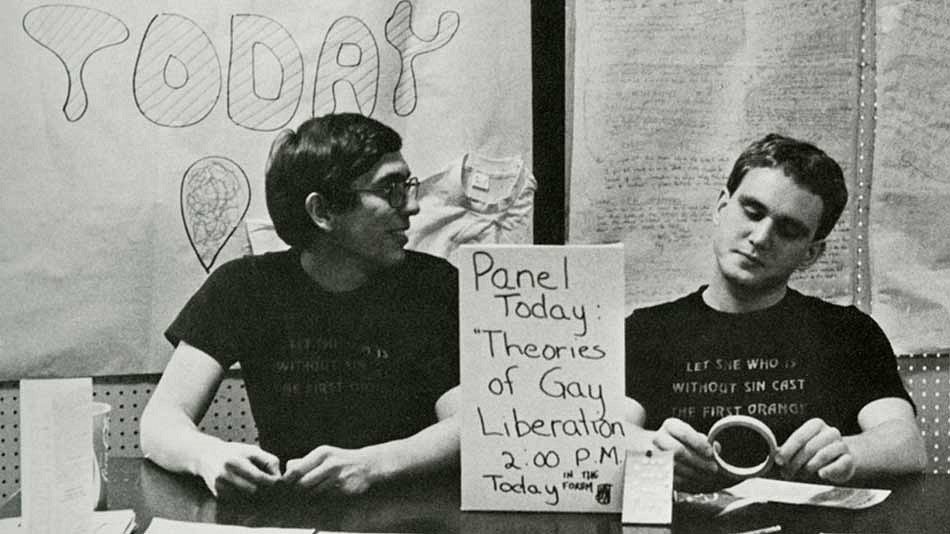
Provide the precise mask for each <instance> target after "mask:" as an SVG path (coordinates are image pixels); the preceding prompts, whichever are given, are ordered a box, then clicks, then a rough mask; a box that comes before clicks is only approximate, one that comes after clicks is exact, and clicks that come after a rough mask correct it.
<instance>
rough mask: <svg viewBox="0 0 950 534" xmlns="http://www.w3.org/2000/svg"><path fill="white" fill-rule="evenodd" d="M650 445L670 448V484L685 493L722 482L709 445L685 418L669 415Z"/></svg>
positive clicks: (703, 490)
mask: <svg viewBox="0 0 950 534" xmlns="http://www.w3.org/2000/svg"><path fill="white" fill-rule="evenodd" d="M653 446H654V447H656V448H657V449H659V450H661V451H673V453H674V455H673V458H674V462H675V464H674V467H673V487H674V488H676V489H678V490H683V491H689V492H694V493H696V492H707V491H713V490H716V489H719V488H721V487H723V486H725V485H726V482H727V481H725V480H724V479H723V478H722V477H721V476H720V475H719V466H718V465H716V460H715V459H714V458H713V448H712V445H711V444H710V443H709V440H708V439H707V438H706V435H705V434H702V433H700V432H697V431H696V430H694V429H693V427H691V426H690V425H689V423H686V422H685V421H682V420H680V419H676V418H675V417H671V418H669V419H667V420H666V421H663V425H662V426H660V429H659V430H657V431H656V434H655V435H654V436H653Z"/></svg>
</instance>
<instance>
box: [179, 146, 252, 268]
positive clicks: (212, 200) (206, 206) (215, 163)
mask: <svg viewBox="0 0 950 534" xmlns="http://www.w3.org/2000/svg"><path fill="white" fill-rule="evenodd" d="M250 205H251V184H250V182H249V181H248V179H247V175H246V174H245V173H244V170H243V169H242V168H241V166H240V165H238V164H237V163H235V162H233V161H231V160H230V159H228V158H225V157H221V156H208V157H205V158H201V159H199V160H198V161H196V162H194V163H192V164H191V166H190V167H188V170H187V171H185V175H184V176H183V177H182V179H181V218H182V222H183V223H184V225H185V233H186V234H187V235H188V240H189V241H190V242H191V248H192V249H193V250H194V251H195V255H196V256H198V261H199V262H201V266H202V267H203V268H204V270H205V272H211V267H212V266H213V265H214V261H215V260H216V259H217V257H218V254H220V253H221V250H222V249H223V248H224V245H225V244H227V242H228V240H229V239H230V238H231V236H232V235H234V232H235V231H236V230H237V229H238V226H239V225H240V224H241V221H242V220H243V219H244V215H245V214H247V209H248V207H249V206H250Z"/></svg>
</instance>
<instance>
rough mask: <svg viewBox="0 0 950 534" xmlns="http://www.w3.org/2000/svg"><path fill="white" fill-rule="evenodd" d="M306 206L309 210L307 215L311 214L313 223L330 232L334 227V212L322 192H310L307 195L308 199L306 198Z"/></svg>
mask: <svg viewBox="0 0 950 534" xmlns="http://www.w3.org/2000/svg"><path fill="white" fill-rule="evenodd" d="M304 208H305V209H306V210H307V215H309V216H310V220H311V221H313V224H315V225H316V226H317V228H319V229H321V230H323V231H324V232H329V231H330V230H331V229H333V214H332V213H331V212H330V209H329V207H328V206H327V201H326V199H324V198H323V196H322V195H321V194H320V193H310V194H309V195H307V198H306V200H304Z"/></svg>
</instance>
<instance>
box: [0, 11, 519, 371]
mask: <svg viewBox="0 0 950 534" xmlns="http://www.w3.org/2000/svg"><path fill="white" fill-rule="evenodd" d="M530 14H531V13H530V5H529V3H527V2H509V1H506V0H484V1H479V2H470V1H468V0H379V1H372V2H367V1H362V2H354V1H349V0H326V1H320V2H314V1H311V0H285V1H281V2H263V1H259V0H229V1H228V2H210V1H208V2H195V1H193V0H155V1H149V2H144V1H129V0H84V1H83V2H77V3H62V2H49V1H42V0H18V1H12V2H4V4H3V7H2V8H0V44H2V48H3V50H4V53H3V54H0V72H3V73H4V79H3V81H2V82H0V102H3V118H4V128H3V133H2V134H0V135H2V138H3V144H4V146H5V147H6V149H7V151H6V152H7V154H6V156H5V157H4V158H2V159H0V184H2V186H0V190H2V194H0V220H2V221H3V223H4V224H3V225H2V226H0V243H3V251H2V252H0V256H2V259H0V302H2V303H3V304H4V306H2V307H0V356H2V357H0V380H3V379H12V378H20V377H26V376H32V377H36V376H87V375H108V374H131V373H148V372H157V371H161V370H162V369H163V368H164V365H165V362H166V361H167V358H168V355H169V354H171V346H170V345H169V344H168V342H167V341H165V339H164V338H163V336H162V332H163V331H164V329H165V328H166V327H167V326H168V324H169V323H170V322H171V321H172V319H174V317H175V314H176V313H177V312H178V310H179V309H181V307H182V305H183V304H184V303H185V301H186V300H187V298H188V297H189V296H190V295H191V294H192V293H193V292H194V291H195V289H197V287H198V286H199V285H200V284H201V283H202V282H203V281H204V279H205V278H206V277H207V275H208V273H209V272H210V271H213V270H214V269H216V268H218V267H219V266H220V265H221V264H223V263H224V262H226V261H228V260H231V259H234V258H235V257H237V256H240V255H242V254H245V253H246V252H247V248H248V231H247V221H249V220H264V221H266V220H267V219H268V213H267V209H266V206H265V202H264V196H265V195H264V168H265V162H266V158H267V153H268V148H269V147H270V145H271V142H272V141H273V140H274V138H275V137H276V136H277V133H278V131H279V130H281V129H283V128H296V127H297V126H298V125H299V124H300V123H302V122H303V121H304V120H306V119H308V118H310V117H312V116H319V115H324V114H326V113H330V112H344V111H346V112H357V113H362V114H363V115H367V116H371V117H373V118H375V119H378V120H380V121H382V122H384V123H386V124H388V125H390V126H392V127H393V128H395V129H396V130H397V131H398V132H399V133H400V134H402V136H403V141H404V143H403V150H402V153H403V155H404V156H405V159H406V161H407V162H408V163H409V165H410V167H411V169H412V172H413V173H414V174H415V175H417V176H420V177H425V176H429V175H431V174H434V173H436V172H437V171H440V170H442V169H443V168H445V166H446V165H447V164H448V163H449V162H454V161H457V160H459V159H460V158H461V157H462V155H464V154H467V153H469V152H477V153H479V154H484V155H486V156H491V157H495V158H505V157H519V158H521V159H522V160H523V161H525V162H526V164H527V165H528V166H530V165H531V154H530V152H531V32H530Z"/></svg>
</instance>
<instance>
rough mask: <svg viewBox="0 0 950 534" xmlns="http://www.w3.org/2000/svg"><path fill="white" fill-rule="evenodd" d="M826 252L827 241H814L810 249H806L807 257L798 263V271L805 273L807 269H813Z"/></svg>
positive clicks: (809, 246)
mask: <svg viewBox="0 0 950 534" xmlns="http://www.w3.org/2000/svg"><path fill="white" fill-rule="evenodd" d="M824 252H825V240H824V239H819V240H817V241H812V242H811V244H810V245H808V248H807V249H805V256H804V257H803V258H802V261H800V262H798V270H799V271H804V270H805V269H807V268H809V267H811V266H812V265H814V264H815V262H816V261H818V258H820V257H821V255H822V254H824Z"/></svg>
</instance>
